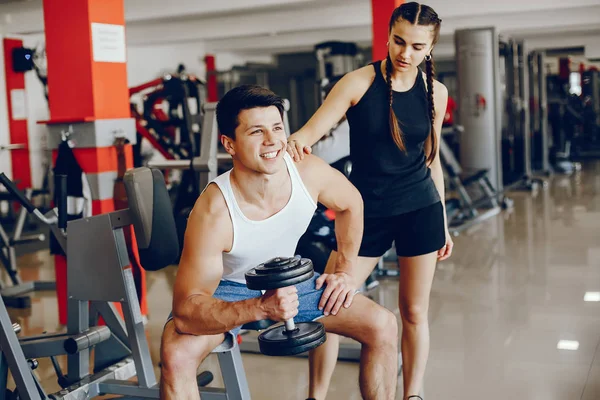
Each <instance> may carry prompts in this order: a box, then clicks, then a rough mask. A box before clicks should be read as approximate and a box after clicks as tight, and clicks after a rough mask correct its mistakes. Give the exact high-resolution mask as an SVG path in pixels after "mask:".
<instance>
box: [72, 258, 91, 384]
mask: <svg viewBox="0 0 600 400" xmlns="http://www.w3.org/2000/svg"><path fill="white" fill-rule="evenodd" d="M69 267H72V266H71V265H69ZM69 275H70V274H69ZM71 284H73V282H71ZM69 292H71V291H70V290H69ZM67 315H68V318H67V333H68V334H69V335H78V334H80V333H81V332H84V331H86V330H88V328H89V327H90V324H89V319H90V317H89V302H87V301H79V300H75V299H73V298H68V299H67ZM89 370H90V352H89V351H83V352H81V353H77V354H69V355H67V378H68V380H69V382H77V381H79V380H81V379H82V378H83V377H85V376H87V375H89Z"/></svg>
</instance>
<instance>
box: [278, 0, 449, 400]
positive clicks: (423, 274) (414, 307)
mask: <svg viewBox="0 0 600 400" xmlns="http://www.w3.org/2000/svg"><path fill="white" fill-rule="evenodd" d="M440 24H441V19H439V18H438V16H437V14H436V13H435V11H434V10H433V9H432V8H430V7H428V6H426V5H421V4H418V3H414V2H411V3H406V4H403V5H401V6H400V7H398V8H396V9H395V10H394V12H393V13H392V16H391V19H390V23H389V38H388V40H389V41H388V43H387V46H388V55H387V58H386V59H385V60H383V61H377V62H374V63H372V64H370V65H368V66H366V67H363V68H360V69H358V70H356V71H353V72H350V73H348V74H346V75H345V76H344V77H343V78H342V79H341V80H340V82H339V83H338V84H336V86H335V87H334V88H333V90H332V91H331V93H330V94H329V96H328V97H327V98H326V99H325V101H324V103H323V105H322V106H321V107H320V108H319V109H318V110H317V112H316V113H315V115H314V116H313V117H312V118H311V119H310V120H309V121H308V122H307V123H306V125H305V126H304V127H302V129H300V130H299V131H298V132H296V133H294V134H293V135H291V136H290V138H289V142H288V152H289V153H290V155H292V156H293V157H294V160H296V161H299V160H300V159H302V158H303V157H304V153H310V152H311V150H310V146H312V145H313V144H314V143H315V142H316V141H317V140H319V138H321V137H322V136H323V135H324V134H325V133H326V132H328V131H329V129H330V128H331V127H332V126H333V125H334V124H335V123H336V122H337V121H339V120H340V119H341V118H342V116H343V115H344V114H346V116H347V118H348V122H349V124H350V157H351V159H352V174H351V177H350V180H351V181H352V183H353V184H354V185H355V186H356V187H357V188H358V189H359V191H360V192H361V194H362V196H363V200H364V210H365V211H364V213H365V215H364V216H365V223H364V224H365V225H364V236H363V241H362V243H361V248H360V253H359V256H360V259H359V266H358V270H360V274H361V275H360V276H355V277H354V279H355V282H357V284H360V282H363V281H364V280H365V279H366V278H367V276H368V275H369V274H370V272H371V271H372V270H373V268H374V267H375V265H376V264H377V262H378V260H379V258H380V257H381V256H382V255H383V254H384V253H385V252H386V251H387V250H388V249H389V248H390V247H391V246H392V242H395V247H396V252H397V254H398V267H399V269H400V287H399V293H400V296H399V305H400V313H401V318H402V343H401V347H402V362H403V380H404V397H403V398H404V399H412V400H418V399H421V397H420V396H419V392H420V390H421V388H422V385H423V377H424V374H425V367H426V363H427V359H428V355H429V324H428V319H427V313H428V307H429V295H430V291H431V285H432V282H433V276H434V272H435V267H436V263H437V261H438V260H439V261H441V260H444V259H446V258H448V257H450V255H451V253H452V247H453V243H452V239H451V236H450V235H449V233H448V226H447V221H446V213H445V207H444V201H443V199H444V178H443V173H442V167H441V164H440V159H439V154H438V142H439V140H440V132H441V127H442V122H443V119H444V114H445V111H446V105H447V99H448V90H447V89H446V87H445V86H444V85H443V84H441V83H440V82H438V81H436V80H434V68H433V58H432V50H433V48H434V46H435V44H436V43H437V41H438V38H439V34H440ZM423 60H425V65H426V68H425V70H426V71H425V73H424V72H423V71H421V69H420V68H419V65H420V64H421V63H422V62H423ZM336 254H337V253H336V252H335V251H334V252H333V253H332V256H331V258H330V260H329V263H328V267H327V268H328V269H329V267H330V266H333V265H335V257H336ZM336 300H337V299H336V296H335V293H334V294H332V296H331V298H330V299H329V300H328V302H327V304H326V305H325V304H321V306H325V311H326V315H327V313H329V312H331V313H333V314H336V313H337V311H338V310H339V308H340V306H339V304H341V303H342V302H343V301H344V300H341V299H340V300H341V301H339V302H338V301H336ZM322 303H323V302H322ZM334 304H335V306H334ZM346 305H347V304H346ZM338 341H339V339H338V338H337V337H334V335H328V339H327V342H326V344H325V345H323V346H321V347H320V348H318V349H316V350H315V351H313V352H312V354H311V355H310V363H311V370H310V376H311V384H310V389H309V390H310V392H309V397H310V398H314V399H324V398H325V395H326V393H327V389H328V386H329V380H330V378H331V375H332V373H333V369H334V367H335V363H336V361H337V351H338ZM316 359H320V360H323V359H326V360H327V361H328V362H327V363H322V362H321V363H319V364H318V363H315V362H314V360H316ZM316 365H322V366H323V365H324V366H325V367H323V368H322V369H319V370H317V369H315V368H314V366H316Z"/></svg>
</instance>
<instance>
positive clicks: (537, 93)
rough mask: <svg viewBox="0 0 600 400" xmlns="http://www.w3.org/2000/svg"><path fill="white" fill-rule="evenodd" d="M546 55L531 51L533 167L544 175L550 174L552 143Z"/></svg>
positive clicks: (529, 59) (536, 171)
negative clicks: (550, 139)
mask: <svg viewBox="0 0 600 400" xmlns="http://www.w3.org/2000/svg"><path fill="white" fill-rule="evenodd" d="M545 59H546V56H545V54H544V52H543V51H532V52H530V53H529V57H528V65H529V96H530V101H529V105H530V107H529V110H530V119H529V124H530V128H529V130H530V132H531V169H532V171H533V172H534V173H536V174H539V175H542V176H550V175H551V174H552V168H551V167H550V155H549V149H550V143H549V140H548V95H547V92H546V89H547V87H546V69H545V67H544V65H545Z"/></svg>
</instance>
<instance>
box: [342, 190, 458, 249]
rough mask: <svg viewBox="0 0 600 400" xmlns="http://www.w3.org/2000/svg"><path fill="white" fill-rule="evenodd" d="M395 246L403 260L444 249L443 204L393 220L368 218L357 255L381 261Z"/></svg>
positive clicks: (392, 217)
mask: <svg viewBox="0 0 600 400" xmlns="http://www.w3.org/2000/svg"><path fill="white" fill-rule="evenodd" d="M392 242H395V245H396V253H397V254H398V256H400V257H415V256H420V255H423V254H428V253H432V252H434V251H438V250H439V249H441V248H442V247H443V246H444V244H446V234H445V230H444V208H443V206H442V203H441V202H438V203H435V204H433V205H431V206H427V207H424V208H421V209H418V210H415V211H410V212H407V213H404V214H400V215H394V216H390V217H367V218H365V222H364V233H363V239H362V243H361V245H360V250H359V253H358V255H359V256H361V257H381V256H382V255H384V254H385V252H386V251H388V250H389V249H390V248H391V247H392ZM334 250H337V249H334Z"/></svg>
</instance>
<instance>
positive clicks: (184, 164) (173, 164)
mask: <svg viewBox="0 0 600 400" xmlns="http://www.w3.org/2000/svg"><path fill="white" fill-rule="evenodd" d="M191 166H192V162H191V161H190V160H158V161H150V162H148V167H149V168H157V169H189V168H191Z"/></svg>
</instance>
